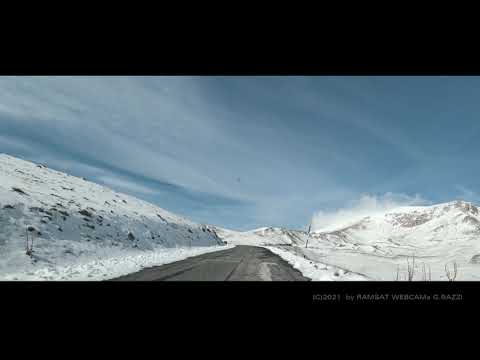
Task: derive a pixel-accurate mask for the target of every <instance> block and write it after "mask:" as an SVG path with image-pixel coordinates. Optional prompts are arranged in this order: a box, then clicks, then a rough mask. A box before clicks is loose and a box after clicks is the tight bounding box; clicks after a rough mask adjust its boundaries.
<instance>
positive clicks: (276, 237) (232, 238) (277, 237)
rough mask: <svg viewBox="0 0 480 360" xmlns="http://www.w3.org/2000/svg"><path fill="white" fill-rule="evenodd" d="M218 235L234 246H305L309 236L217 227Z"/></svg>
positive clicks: (304, 233) (275, 230)
mask: <svg viewBox="0 0 480 360" xmlns="http://www.w3.org/2000/svg"><path fill="white" fill-rule="evenodd" d="M215 229H216V233H217V234H218V236H219V237H221V238H222V239H223V241H225V242H226V243H227V244H234V245H253V246H269V245H277V246H281V245H301V244H305V241H306V240H307V238H308V234H307V233H306V232H304V231H298V230H288V229H282V228H273V227H265V228H260V229H256V230H251V231H245V232H240V231H233V230H227V229H222V228H219V227H216V228H215Z"/></svg>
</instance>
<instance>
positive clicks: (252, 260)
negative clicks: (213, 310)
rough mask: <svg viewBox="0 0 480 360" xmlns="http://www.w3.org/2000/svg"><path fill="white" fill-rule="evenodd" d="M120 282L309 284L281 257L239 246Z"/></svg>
mask: <svg viewBox="0 0 480 360" xmlns="http://www.w3.org/2000/svg"><path fill="white" fill-rule="evenodd" d="M112 280H114V281H115V280H116V281H309V280H310V279H308V278H306V277H304V276H302V274H301V272H300V271H298V270H296V269H294V268H293V267H292V266H291V265H290V264H289V263H288V262H286V261H285V260H283V259H282V258H281V257H280V256H278V255H275V254H274V253H272V252H271V251H270V250H268V249H265V248H261V247H255V246H236V247H234V248H233V249H227V250H221V251H215V252H212V253H208V254H203V255H199V256H195V257H191V258H188V259H185V260H181V261H177V262H174V263H170V264H165V265H162V266H156V267H151V268H146V269H143V270H141V271H139V272H136V273H132V274H129V275H125V276H121V277H119V278H116V279H112Z"/></svg>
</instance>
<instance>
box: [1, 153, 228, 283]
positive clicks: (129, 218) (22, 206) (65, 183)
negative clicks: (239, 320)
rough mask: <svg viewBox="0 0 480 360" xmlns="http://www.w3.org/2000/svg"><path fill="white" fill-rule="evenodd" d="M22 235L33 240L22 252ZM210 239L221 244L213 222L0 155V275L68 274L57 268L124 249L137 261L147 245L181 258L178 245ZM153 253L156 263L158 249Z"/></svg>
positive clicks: (203, 245) (202, 247)
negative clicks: (205, 222)
mask: <svg viewBox="0 0 480 360" xmlns="http://www.w3.org/2000/svg"><path fill="white" fill-rule="evenodd" d="M27 237H28V239H29V242H30V243H31V242H32V240H33V252H32V253H31V255H30V256H29V255H27V254H26V246H27V245H26V242H27ZM217 245H223V242H222V241H221V239H220V238H219V237H218V236H217V235H216V233H215V230H214V228H213V227H210V226H205V225H199V224H195V223H193V222H191V221H189V220H187V219H184V218H182V217H179V216H177V215H174V214H172V213H169V212H167V211H165V210H163V209H161V208H159V207H157V206H154V205H152V204H149V203H147V202H144V201H141V200H139V199H136V198H133V197H131V196H128V195H124V194H120V193H117V192H115V191H113V190H110V189H108V188H106V187H103V186H100V185H97V184H94V183H92V182H89V181H86V180H84V179H80V178H76V177H73V176H69V175H67V174H64V173H61V172H58V171H54V170H52V169H49V168H47V167H45V166H43V165H40V164H33V163H31V162H27V161H23V160H20V159H17V158H14V157H11V156H8V155H4V154H0V280H1V279H12V278H18V279H37V278H50V279H57V278H59V279H61V278H69V277H68V276H66V275H65V273H59V271H60V270H58V269H61V268H62V267H64V268H65V267H67V268H68V267H69V266H71V265H79V264H83V265H84V264H85V262H88V261H97V260H98V261H100V260H99V259H103V260H104V261H113V262H115V261H114V260H112V259H113V258H112V256H117V257H118V256H123V257H125V256H126V255H127V254H132V256H134V257H137V258H138V257H139V256H140V259H145V256H147V258H148V255H145V254H148V251H153V250H160V251H161V253H162V254H167V252H165V251H166V250H168V249H173V248H177V247H181V248H182V249H183V250H182V254H181V255H178V256H180V257H186V256H188V251H186V250H185V249H189V250H192V251H193V252H192V253H195V254H196V253H201V252H202V251H212V250H215V249H217V247H216V246H217ZM194 247H198V249H196V250H195V248H194ZM212 247H213V248H212ZM146 251H147V252H146ZM168 254H169V255H168V256H169V257H170V258H171V259H173V260H174V259H176V258H177V257H178V256H177V257H175V256H173V255H172V254H174V253H173V252H172V251H170V252H168ZM178 254H180V253H178ZM154 258H156V261H157V262H158V261H160V260H159V258H158V253H157V254H156V255H155V256H154ZM149 259H150V258H149ZM148 261H150V260H148ZM115 263H118V262H115ZM103 265H104V264H103ZM103 265H102V266H103ZM140 265H141V264H139V266H140ZM117 267H118V266H117ZM41 274H44V275H45V276H42V275H41ZM77 275H78V276H76V277H75V278H79V279H83V277H87V275H85V274H81V273H79V274H77ZM82 276H83V277H82ZM89 276H90V277H91V274H90V275H89ZM102 276H103V275H102ZM107 276H108V275H107Z"/></svg>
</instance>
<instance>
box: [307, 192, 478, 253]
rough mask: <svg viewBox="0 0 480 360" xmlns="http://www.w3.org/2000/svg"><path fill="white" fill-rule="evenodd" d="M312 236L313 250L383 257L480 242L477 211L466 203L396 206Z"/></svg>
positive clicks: (472, 205)
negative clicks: (326, 248)
mask: <svg viewBox="0 0 480 360" xmlns="http://www.w3.org/2000/svg"><path fill="white" fill-rule="evenodd" d="M311 237H312V243H311V246H312V247H315V246H316V245H320V244H322V243H330V244H333V245H335V246H337V247H345V248H350V249H360V250H365V251H371V252H373V253H382V254H393V253H395V251H394V249H398V248H399V247H400V248H405V249H408V248H412V249H433V248H437V249H438V248H442V247H448V246H449V245H453V246H456V245H460V244H462V243H463V242H465V241H472V242H475V240H478V242H480V212H479V209H478V208H477V207H476V206H475V205H474V204H472V203H469V202H465V201H453V202H449V203H444V204H438V205H433V206H409V207H399V208H396V209H394V210H391V211H388V212H385V213H383V214H376V215H372V216H367V217H365V218H363V219H361V220H360V221H358V222H356V223H354V224H352V225H350V226H347V227H344V228H339V229H337V230H335V231H328V232H314V233H312V234H311Z"/></svg>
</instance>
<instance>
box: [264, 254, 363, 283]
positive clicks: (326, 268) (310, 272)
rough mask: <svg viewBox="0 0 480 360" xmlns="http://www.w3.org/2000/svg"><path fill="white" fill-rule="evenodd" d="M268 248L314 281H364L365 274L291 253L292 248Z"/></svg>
mask: <svg viewBox="0 0 480 360" xmlns="http://www.w3.org/2000/svg"><path fill="white" fill-rule="evenodd" d="M266 248H267V249H268V250H270V251H271V252H273V253H274V254H277V255H278V256H280V257H281V258H282V259H284V260H285V261H287V262H288V263H289V264H290V265H292V266H293V267H294V268H295V269H298V270H299V271H300V272H301V273H302V274H303V276H305V277H308V278H310V279H312V280H314V281H366V280H369V279H368V278H367V277H366V276H363V275H361V274H356V273H353V272H351V271H349V270H347V269H343V268H339V267H337V266H332V265H327V264H322V263H319V262H314V261H312V260H310V259H308V258H304V257H302V256H299V255H296V254H294V253H292V251H289V250H292V248H290V249H288V248H278V247H274V246H266Z"/></svg>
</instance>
